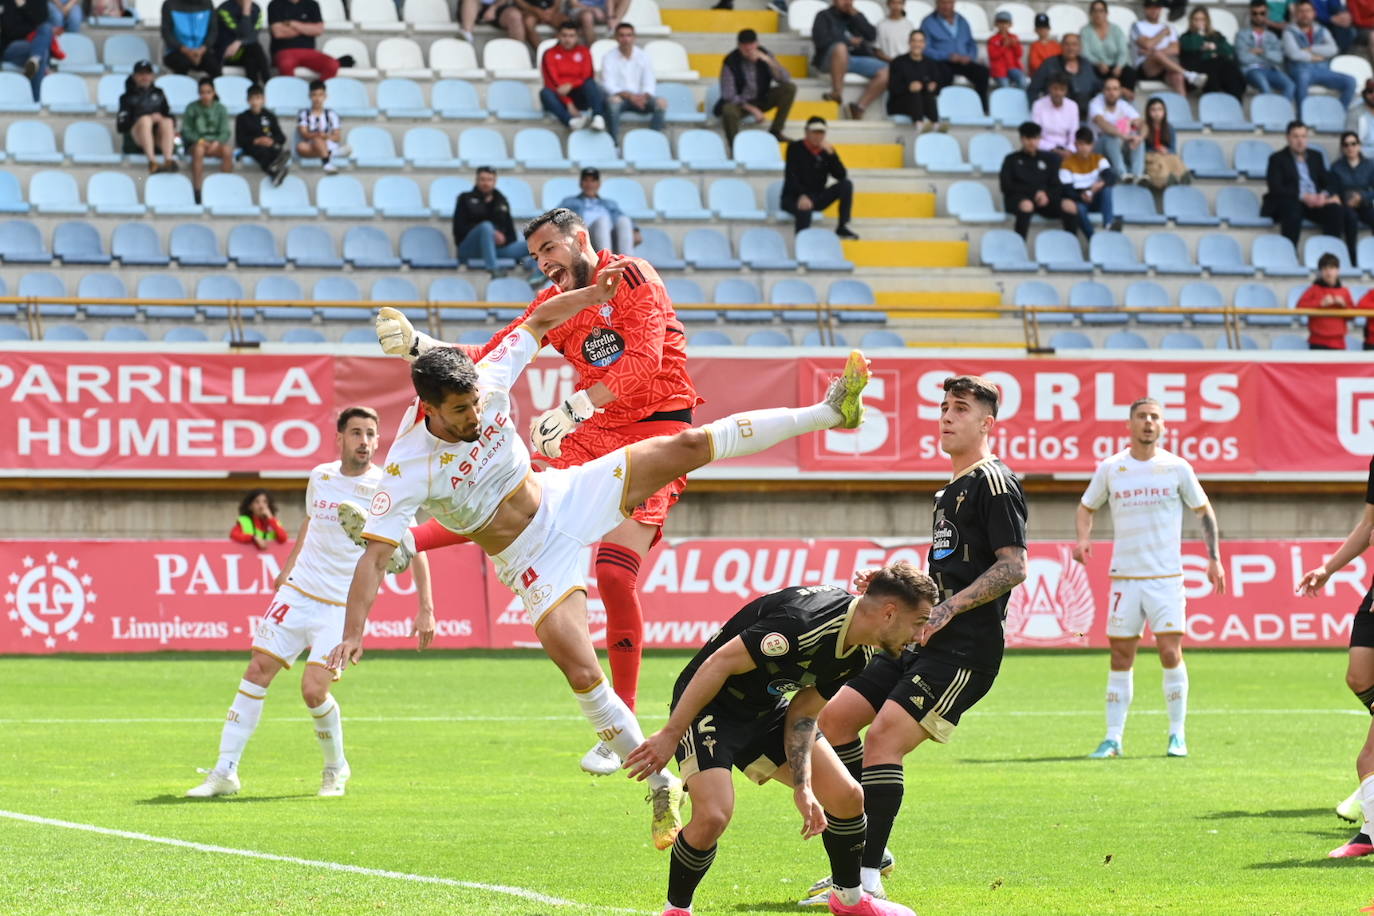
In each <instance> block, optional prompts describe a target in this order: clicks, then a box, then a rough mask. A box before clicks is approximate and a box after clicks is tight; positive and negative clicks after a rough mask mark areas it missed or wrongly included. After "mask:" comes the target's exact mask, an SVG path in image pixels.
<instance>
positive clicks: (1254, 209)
mask: <svg viewBox="0 0 1374 916" xmlns="http://www.w3.org/2000/svg"><path fill="white" fill-rule="evenodd" d="M1216 206H1217V216H1218V217H1220V218H1221V220H1222V221H1223V222H1225V223H1226V225H1228V226H1230V227H1231V228H1233V229H1237V228H1249V227H1254V228H1260V229H1267V228H1268V227H1270V226H1272V225H1274V221H1273V220H1272V219H1270V218H1269V217H1267V216H1260V200H1259V198H1258V197H1256V196H1255V192H1254V191H1252V190H1250V189H1249V188H1234V187H1226V188H1219V189H1217V199H1216Z"/></svg>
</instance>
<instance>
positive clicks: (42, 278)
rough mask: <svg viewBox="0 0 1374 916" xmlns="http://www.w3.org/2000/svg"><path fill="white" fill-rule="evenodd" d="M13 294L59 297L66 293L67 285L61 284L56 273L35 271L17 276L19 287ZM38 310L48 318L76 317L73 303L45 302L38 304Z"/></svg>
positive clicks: (43, 297)
mask: <svg viewBox="0 0 1374 916" xmlns="http://www.w3.org/2000/svg"><path fill="white" fill-rule="evenodd" d="M15 295H18V296H32V297H34V298H35V299H60V298H62V297H63V296H65V295H67V287H66V286H65V285H63V283H62V280H61V278H60V277H58V276H57V275H56V274H51V273H48V272H47V271H35V272H33V273H27V274H24V276H22V277H20V278H19V288H18V289H17V290H15ZM38 311H39V313H40V314H42V315H44V316H45V317H49V318H75V317H76V306H74V305H61V304H58V303H54V302H45V303H41V304H40V305H39V306H38Z"/></svg>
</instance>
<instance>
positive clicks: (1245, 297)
mask: <svg viewBox="0 0 1374 916" xmlns="http://www.w3.org/2000/svg"><path fill="white" fill-rule="evenodd" d="M1235 303H1236V308H1238V309H1273V310H1274V314H1272V315H1242V316H1241V320H1242V321H1244V322H1245V323H1246V324H1249V325H1282V326H1284V327H1287V326H1289V325H1291V324H1292V323H1293V316H1292V314H1291V313H1290V312H1288V310H1287V309H1283V308H1282V306H1281V305H1280V304H1279V300H1278V297H1277V296H1275V295H1274V291H1273V290H1272V289H1270V288H1269V287H1267V286H1264V285H1262V284H1259V283H1245V284H1242V285H1241V286H1240V287H1238V288H1237V289H1236V298H1235Z"/></svg>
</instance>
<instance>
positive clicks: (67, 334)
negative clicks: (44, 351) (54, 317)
mask: <svg viewBox="0 0 1374 916" xmlns="http://www.w3.org/2000/svg"><path fill="white" fill-rule="evenodd" d="M43 339H44V340H57V341H64V342H65V341H78V340H90V339H91V338H90V335H88V334H87V333H86V332H85V331H83V330H82V329H81V328H78V327H76V326H75V325H70V324H54V325H50V326H49V327H48V328H46V329H45V330H44V331H43Z"/></svg>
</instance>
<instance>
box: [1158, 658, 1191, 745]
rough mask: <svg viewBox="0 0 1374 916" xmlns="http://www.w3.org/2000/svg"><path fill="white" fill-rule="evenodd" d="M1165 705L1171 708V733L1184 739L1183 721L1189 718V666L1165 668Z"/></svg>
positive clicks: (1181, 663)
mask: <svg viewBox="0 0 1374 916" xmlns="http://www.w3.org/2000/svg"><path fill="white" fill-rule="evenodd" d="M1164 705H1165V706H1167V707H1168V708H1169V734H1171V735H1178V740H1180V741H1182V740H1183V722H1184V720H1185V719H1187V718H1188V666H1187V665H1186V664H1184V663H1183V662H1179V663H1178V667H1177V668H1165V669H1164Z"/></svg>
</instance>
